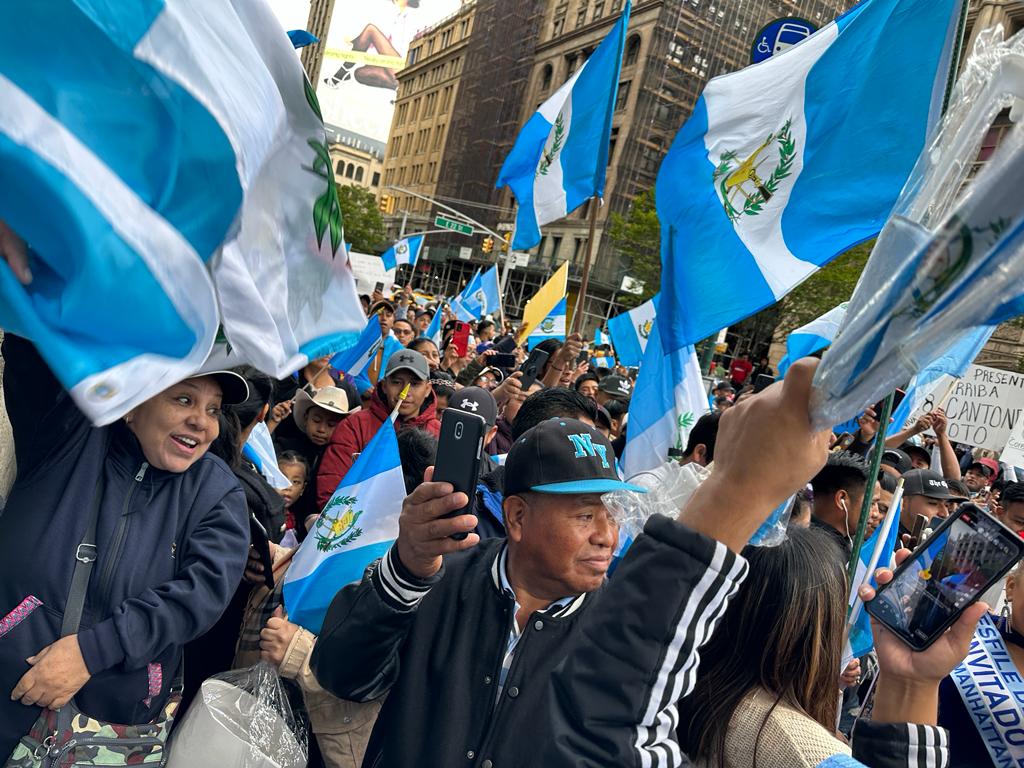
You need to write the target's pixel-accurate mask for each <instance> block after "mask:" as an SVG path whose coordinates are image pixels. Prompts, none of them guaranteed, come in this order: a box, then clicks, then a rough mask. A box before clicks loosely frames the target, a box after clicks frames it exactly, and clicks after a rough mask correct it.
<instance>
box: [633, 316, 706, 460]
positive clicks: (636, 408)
mask: <svg viewBox="0 0 1024 768" xmlns="http://www.w3.org/2000/svg"><path fill="white" fill-rule="evenodd" d="M657 304H658V306H664V300H663V299H662V300H659V301H658V302H657ZM659 333H660V329H659V328H658V324H657V323H655V324H654V325H653V326H652V329H651V338H650V339H649V340H648V342H647V351H646V352H645V353H644V359H643V365H641V366H640V374H639V376H638V377H637V380H636V388H635V389H634V390H633V396H632V397H631V398H630V401H629V431H628V432H627V436H626V451H625V453H624V454H623V457H622V470H623V473H624V474H625V476H626V477H632V476H633V475H635V474H637V473H638V472H644V471H647V470H651V469H654V468H655V467H658V466H660V465H662V464H664V463H665V462H666V461H667V460H668V452H669V450H670V449H673V448H677V449H679V450H684V449H685V448H686V442H687V439H688V437H689V434H690V429H692V428H693V425H694V424H696V423H697V419H699V418H700V417H701V416H703V415H704V414H705V413H707V412H708V398H707V394H706V393H705V392H704V380H703V379H702V378H701V373H700V362H699V361H698V360H697V352H696V350H695V349H694V348H693V347H685V348H683V349H678V350H674V351H672V352H669V353H667V354H666V353H664V352H663V351H662V344H661V339H660V338H659Z"/></svg>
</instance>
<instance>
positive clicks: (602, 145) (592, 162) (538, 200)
mask: <svg viewBox="0 0 1024 768" xmlns="http://www.w3.org/2000/svg"><path fill="white" fill-rule="evenodd" d="M629 11H630V3H629V1H628V0H627V2H626V7H625V8H624V9H623V11H622V15H621V16H620V17H619V20H618V22H617V23H616V24H615V26H614V27H612V29H611V31H610V32H609V33H608V36H607V37H605V39H604V40H603V41H601V44H600V45H599V46H598V47H597V50H595V51H594V53H593V54H591V56H590V58H589V59H587V61H586V63H585V64H584V65H583V66H582V67H581V68H580V69H579V70H577V71H576V73H575V74H574V75H573V76H572V77H571V78H569V81H568V82H567V83H565V85H563V86H562V87H561V88H559V89H558V90H557V91H556V92H555V94H554V96H552V97H551V98H550V99H548V100H547V101H545V102H544V103H543V104H541V106H540V109H538V110H537V112H536V113H535V114H534V115H533V117H531V118H530V120H529V121H528V122H527V123H526V125H525V126H523V130H522V131H520V133H519V138H517V139H516V143H515V146H514V147H512V151H511V152H510V153H509V155H508V157H507V158H505V164H504V165H503V166H502V168H501V173H500V174H499V175H498V187H504V186H508V187H510V188H511V189H512V193H513V194H514V195H515V196H516V202H518V204H519V209H518V212H517V214H516V231H515V237H514V238H513V240H512V248H513V249H514V250H526V249H529V248H532V247H533V246H535V245H537V243H539V242H540V228H541V227H542V226H544V225H545V224H548V223H550V222H552V221H557V220H558V219H561V218H564V217H565V216H566V215H568V214H569V213H571V212H572V211H574V210H576V209H577V208H579V207H580V206H581V205H583V203H584V202H586V201H587V200H588V199H589V198H591V197H601V196H602V195H603V194H604V182H605V169H606V168H607V166H608V143H609V141H610V139H611V129H612V115H613V114H614V112H615V97H616V95H617V94H618V89H619V71H620V70H621V68H622V49H623V44H624V43H625V40H626V27H627V26H628V25H629Z"/></svg>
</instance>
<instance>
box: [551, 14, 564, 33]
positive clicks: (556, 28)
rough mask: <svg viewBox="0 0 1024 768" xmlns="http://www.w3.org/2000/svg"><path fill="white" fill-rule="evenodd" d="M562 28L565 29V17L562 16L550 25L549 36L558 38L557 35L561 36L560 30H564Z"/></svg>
mask: <svg viewBox="0 0 1024 768" xmlns="http://www.w3.org/2000/svg"><path fill="white" fill-rule="evenodd" d="M564 28H565V17H564V16H562V17H560V18H557V19H555V21H554V23H552V25H551V36H552V37H558V36H559V35H561V34H562V29H564Z"/></svg>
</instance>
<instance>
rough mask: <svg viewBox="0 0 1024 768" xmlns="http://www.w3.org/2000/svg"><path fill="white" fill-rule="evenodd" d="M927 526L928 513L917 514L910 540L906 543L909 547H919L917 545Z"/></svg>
mask: <svg viewBox="0 0 1024 768" xmlns="http://www.w3.org/2000/svg"><path fill="white" fill-rule="evenodd" d="M927 527H928V515H916V516H915V517H914V527H913V528H912V529H911V531H910V541H908V542H907V544H906V546H907V549H917V545H918V544H920V543H921V537H922V534H924V529H925V528H927ZM936 527H938V526H936Z"/></svg>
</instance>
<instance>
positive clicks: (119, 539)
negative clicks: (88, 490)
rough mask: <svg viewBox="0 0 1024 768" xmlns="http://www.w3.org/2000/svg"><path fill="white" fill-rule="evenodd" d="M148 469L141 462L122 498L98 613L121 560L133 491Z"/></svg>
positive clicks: (104, 568) (101, 580)
mask: <svg viewBox="0 0 1024 768" xmlns="http://www.w3.org/2000/svg"><path fill="white" fill-rule="evenodd" d="M147 469H149V463H148V462H145V461H144V462H142V466H141V467H139V471H138V472H136V473H135V482H134V483H133V484H132V486H131V487H130V488H129V489H128V493H127V494H126V495H125V497H124V504H123V505H122V506H121V516H120V517H119V518H118V520H117V528H116V529H115V530H114V538H113V542H112V544H111V547H110V552H108V553H107V558H106V560H105V562H104V563H103V573H102V575H101V576H100V585H99V590H98V594H99V602H98V603H97V604H96V605H97V607H98V609H99V610H100V611H103V610H106V607H107V601H108V600H109V598H110V594H109V592H110V582H111V581H112V580H113V577H114V567H115V566H116V564H117V561H118V560H120V559H121V550H122V549H124V541H125V538H127V533H128V523H129V520H130V517H129V515H128V510H129V509H130V508H131V503H132V498H133V497H134V496H135V491H136V490H137V489H138V487H139V485H140V484H141V483H142V480H143V478H144V477H145V476H146V470H147Z"/></svg>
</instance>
